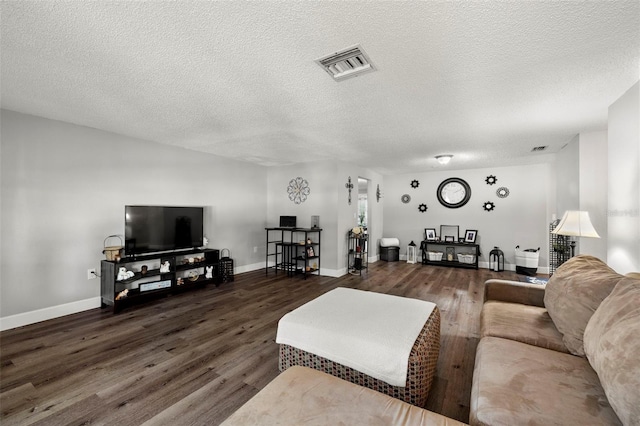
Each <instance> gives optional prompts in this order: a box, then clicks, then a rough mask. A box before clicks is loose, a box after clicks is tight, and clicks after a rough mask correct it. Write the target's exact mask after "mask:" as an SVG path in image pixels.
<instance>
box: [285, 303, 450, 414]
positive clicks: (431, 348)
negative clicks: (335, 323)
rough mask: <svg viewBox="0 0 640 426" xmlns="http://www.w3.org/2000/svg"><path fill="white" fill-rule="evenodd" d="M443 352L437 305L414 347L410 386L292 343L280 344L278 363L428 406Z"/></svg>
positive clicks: (408, 374)
mask: <svg viewBox="0 0 640 426" xmlns="http://www.w3.org/2000/svg"><path fill="white" fill-rule="evenodd" d="M439 353H440V311H439V310H438V307H437V306H436V307H434V309H433V312H432V313H431V316H429V319H428V320H427V322H426V323H425V324H424V327H423V328H422V331H420V334H419V335H418V338H417V339H416V342H415V343H414V344H413V348H412V349H411V354H410V355H409V365H408V369H407V385H406V387H400V386H392V385H390V384H388V383H386V382H383V381H382V380H379V379H376V378H373V377H371V376H369V375H367V374H364V373H361V372H360V371H357V370H354V369H352V368H350V367H347V366H344V365H342V364H339V363H337V362H333V361H331V360H328V359H326V358H323V357H321V356H318V355H315V354H312V353H310V352H306V351H303V350H301V349H298V348H294V347H293V346H289V345H280V359H279V362H278V367H279V368H280V371H284V370H286V369H287V368H289V367H291V366H294V365H302V366H305V367H309V368H314V369H316V370H319V371H323V372H325V373H328V374H331V375H332V376H336V377H339V378H341V379H344V380H347V381H349V382H351V383H355V384H358V385H361V386H364V387H367V388H369V389H373V390H376V391H378V392H381V393H384V394H386V395H389V396H392V397H394V398H398V399H400V400H402V401H405V402H408V403H409V404H413V405H416V406H418V407H424V406H425V405H426V402H427V397H428V396H429V389H431V383H432V382H433V376H434V375H435V372H436V364H437V363H438V354H439Z"/></svg>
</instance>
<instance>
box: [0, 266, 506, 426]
mask: <svg viewBox="0 0 640 426" xmlns="http://www.w3.org/2000/svg"><path fill="white" fill-rule="evenodd" d="M517 277H518V276H517V275H516V274H515V273H514V272H501V273H496V272H492V271H489V270H486V269H480V270H477V271H476V270H467V269H453V268H444V267H437V266H422V265H419V264H417V265H414V264H407V263H404V262H389V263H388V262H383V261H380V262H375V263H371V264H370V265H369V271H368V272H365V273H363V275H362V277H360V276H354V275H346V276H344V277H340V278H331V277H318V276H313V277H310V278H308V279H307V280H303V279H301V278H300V277H293V278H290V277H286V276H284V275H283V274H278V275H277V276H276V275H275V274H274V273H273V271H271V272H269V275H266V274H265V271H264V270H260V271H255V272H250V273H246V274H241V275H236V277H235V282H232V283H225V284H223V285H221V286H220V287H215V286H208V287H205V288H202V289H198V290H195V291H192V292H186V293H183V294H180V295H174V296H171V297H167V298H162V299H158V300H155V301H152V302H150V303H148V304H145V305H139V306H133V307H131V308H127V309H125V310H123V311H121V312H119V313H117V314H115V315H114V314H113V313H112V311H111V310H109V309H93V310H89V311H86V312H82V313H79V314H74V315H69V316H66V317H63V318H57V319H54V320H50V321H45V322H41V323H38V324H33V325H29V326H26V327H21V328H17V329H13V330H7V331H4V332H1V333H0V349H1V353H0V362H1V366H0V410H1V417H0V423H2V424H3V425H6V426H8V425H86V424H112V425H115V424H117V425H142V424H144V425H164V424H166V425H177V424H179V425H216V424H219V423H220V422H222V421H223V420H224V419H225V418H227V417H228V416H229V415H230V414H231V413H232V412H234V411H235V410H236V409H237V408H238V407H239V406H241V405H242V404H243V403H244V402H246V401H247V400H248V399H249V398H251V397H252V396H253V395H254V394H256V393H257V392H258V391H259V390H260V389H262V388H263V387H264V386H265V385H266V384H267V383H269V381H271V380H272V379H273V378H274V377H275V376H277V375H278V345H277V344H276V343H275V335H276V327H277V322H278V320H279V319H280V317H282V316H283V315H284V314H285V313H287V312H289V311H291V310H293V309H295V308H296V307H298V306H300V305H301V304H303V303H305V302H307V301H309V300H311V299H313V298H315V297H317V296H319V295H321V294H323V293H325V292H327V291H329V290H331V289H333V288H336V287H338V286H343V287H351V288H358V289H362V290H370V291H377V292H381V293H388V294H393V295H397V296H406V297H413V298H417V299H422V300H429V301H432V302H435V303H436V304H437V305H438V307H439V308H440V311H441V315H442V326H441V339H442V340H441V350H440V357H439V360H438V368H437V376H436V379H435V380H434V383H433V387H432V389H431V392H430V395H429V400H428V402H427V406H426V408H428V409H430V410H432V411H435V412H438V413H441V414H444V415H446V416H449V417H452V418H454V419H457V420H461V421H463V422H468V420H469V399H470V394H471V379H472V374H473V364H474V360H475V349H476V346H477V343H478V332H479V318H480V309H481V307H482V292H483V283H484V281H486V280H487V279H490V278H502V279H517Z"/></svg>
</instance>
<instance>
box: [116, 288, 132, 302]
mask: <svg viewBox="0 0 640 426" xmlns="http://www.w3.org/2000/svg"><path fill="white" fill-rule="evenodd" d="M128 295H129V290H128V289H126V288H125V289H124V290H122V291H121V292H120V293H118V295H117V296H116V300H122V299H124V298H125V297H127V296H128Z"/></svg>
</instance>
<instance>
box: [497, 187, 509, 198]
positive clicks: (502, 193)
mask: <svg viewBox="0 0 640 426" xmlns="http://www.w3.org/2000/svg"><path fill="white" fill-rule="evenodd" d="M496 195H497V196H498V198H507V197H508V196H509V188H507V187H505V186H501V187H500V188H498V189H497V190H496Z"/></svg>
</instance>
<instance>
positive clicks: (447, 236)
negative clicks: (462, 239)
mask: <svg viewBox="0 0 640 426" xmlns="http://www.w3.org/2000/svg"><path fill="white" fill-rule="evenodd" d="M444 241H445V242H447V243H448V242H451V243H453V242H455V241H456V240H455V239H454V238H453V236H452V235H446V236H445V237H444Z"/></svg>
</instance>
